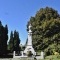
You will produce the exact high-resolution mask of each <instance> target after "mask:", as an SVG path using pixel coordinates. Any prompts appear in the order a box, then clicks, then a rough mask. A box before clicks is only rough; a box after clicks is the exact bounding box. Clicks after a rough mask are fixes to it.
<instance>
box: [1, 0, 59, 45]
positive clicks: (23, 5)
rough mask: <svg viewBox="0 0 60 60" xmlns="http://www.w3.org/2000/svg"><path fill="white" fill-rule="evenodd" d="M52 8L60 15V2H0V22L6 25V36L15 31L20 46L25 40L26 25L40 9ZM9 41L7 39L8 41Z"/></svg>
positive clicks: (42, 0)
mask: <svg viewBox="0 0 60 60" xmlns="http://www.w3.org/2000/svg"><path fill="white" fill-rule="evenodd" d="M47 6H48V7H52V8H54V9H55V10H57V11H58V13H59V14H60V0H0V21H1V22H2V24H3V25H4V26H5V25H6V24H7V25H8V30H9V31H8V35H9V36H10V32H11V31H14V30H17V31H18V32H19V37H20V40H21V44H23V45H24V44H25V42H26V39H27V31H26V29H27V27H26V25H27V23H28V21H29V20H30V17H31V16H35V14H36V12H37V11H38V10H39V9H40V8H45V7H47ZM8 40H9V39H8Z"/></svg>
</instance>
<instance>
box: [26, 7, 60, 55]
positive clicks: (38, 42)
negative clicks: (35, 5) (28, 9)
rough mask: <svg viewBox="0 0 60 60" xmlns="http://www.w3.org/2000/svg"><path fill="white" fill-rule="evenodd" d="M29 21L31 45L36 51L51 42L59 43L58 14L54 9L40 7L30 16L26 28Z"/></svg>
mask: <svg viewBox="0 0 60 60" xmlns="http://www.w3.org/2000/svg"><path fill="white" fill-rule="evenodd" d="M30 23H31V25H32V28H31V30H32V33H33V34H32V39H33V47H34V48H35V50H36V51H38V50H45V49H47V48H49V46H50V45H51V44H56V46H57V45H60V15H59V14H58V12H57V11H56V10H54V9H53V8H49V7H46V8H41V9H40V10H39V11H38V12H37V13H36V15H35V16H34V17H31V18H30V21H29V22H28V24H27V30H28V26H29V24H30ZM49 51H51V49H49ZM49 54H51V53H50V52H49Z"/></svg>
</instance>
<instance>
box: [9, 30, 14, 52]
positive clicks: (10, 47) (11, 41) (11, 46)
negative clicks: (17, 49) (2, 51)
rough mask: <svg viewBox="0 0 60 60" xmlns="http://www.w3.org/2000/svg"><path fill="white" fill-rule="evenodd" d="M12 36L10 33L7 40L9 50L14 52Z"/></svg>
mask: <svg viewBox="0 0 60 60" xmlns="http://www.w3.org/2000/svg"><path fill="white" fill-rule="evenodd" d="M13 39H14V36H13V31H11V34H10V40H9V50H11V52H13V50H14V40H13Z"/></svg>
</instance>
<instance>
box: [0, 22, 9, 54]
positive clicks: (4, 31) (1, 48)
mask: <svg viewBox="0 0 60 60" xmlns="http://www.w3.org/2000/svg"><path fill="white" fill-rule="evenodd" d="M7 40H8V27H7V25H6V26H5V27H4V26H3V25H2V23H1V21H0V54H1V55H3V54H6V52H7Z"/></svg>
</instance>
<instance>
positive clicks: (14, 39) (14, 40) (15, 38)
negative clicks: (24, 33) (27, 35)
mask: <svg viewBox="0 0 60 60" xmlns="http://www.w3.org/2000/svg"><path fill="white" fill-rule="evenodd" d="M19 44H20V38H19V33H18V32H17V31H16V30H15V31H14V34H13V32H12V31H11V34H10V40H9V50H11V52H13V51H19V50H20V46H19Z"/></svg>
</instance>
